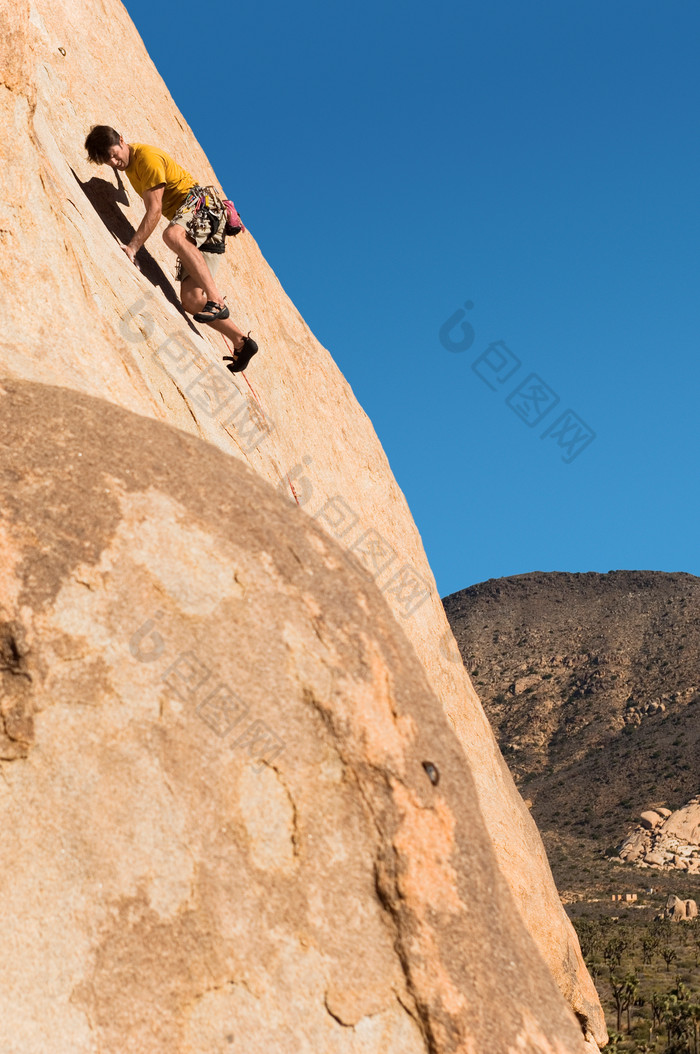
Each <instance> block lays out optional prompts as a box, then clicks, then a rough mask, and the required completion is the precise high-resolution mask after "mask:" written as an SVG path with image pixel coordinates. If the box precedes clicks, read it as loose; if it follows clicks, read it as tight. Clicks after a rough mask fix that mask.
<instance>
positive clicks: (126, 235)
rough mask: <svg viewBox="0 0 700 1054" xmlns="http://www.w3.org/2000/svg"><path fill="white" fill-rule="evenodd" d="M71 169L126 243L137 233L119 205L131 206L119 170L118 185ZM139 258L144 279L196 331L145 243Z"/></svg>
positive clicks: (99, 212)
mask: <svg viewBox="0 0 700 1054" xmlns="http://www.w3.org/2000/svg"><path fill="white" fill-rule="evenodd" d="M71 172H73V175H74V176H75V181H76V183H77V184H78V185H79V187H80V189H81V190H82V191H83V193H84V194H85V197H86V198H87V199H88V201H89V202H90V204H91V205H92V207H93V208H94V210H95V212H96V213H97V215H98V216H99V217H100V219H101V220H102V222H103V223H104V225H105V227H106V228H107V230H108V231H110V233H111V234H113V235H114V236H115V238H118V239H119V241H120V242H121V243H122V245H127V244H128V243H129V242H130V241H131V238H132V237H133V235H134V228H133V226H132V224H131V223H130V222H129V220H128V219H127V218H126V216H125V215H124V213H123V212H122V210H121V209H120V207H119V206H120V205H126V206H128V205H129V198H128V196H127V193H126V190H125V188H124V184H123V183H122V181H121V178H120V176H119V173H118V172H117V173H116V176H117V183H118V186H116V187H115V185H114V184H113V183H110V182H108V180H106V179H100V178H99V177H97V176H93V177H92V179H89V180H88V181H87V182H86V183H83V182H82V181H81V180H80V179H79V177H78V176H77V175H76V173H75V172H74V171H73V169H71ZM136 258H137V260H138V263H139V267H140V268H141V273H142V275H143V276H144V278H147V279H148V281H149V282H150V283H151V285H154V286H156V287H157V288H158V289H160V291H161V293H162V294H163V296H164V297H165V298H166V300H168V301H169V302H170V303H171V304H172V305H173V306H174V307H176V308H177V310H178V311H179V312H180V314H181V315H182V317H183V318H184V319H185V320H186V321H187V324H188V326H189V327H190V329H192V330H193V331H194V332H195V333H196V332H197V329H196V327H195V326H194V325H193V323H192V321H191V319H190V318H189V316H188V315H187V314H186V313H185V311H184V309H183V307H182V304H181V303H180V300H179V297H178V295H177V293H176V292H175V289H174V288H173V284H172V282H171V281H170V279H169V278H168V276H167V275H166V273H165V271H164V270H163V268H162V267H161V266H160V264H159V263H158V262H157V261H156V260H154V259H153V257H152V256H151V254H150V253H149V252H148V250H147V249H146V248H145V246H144V247H142V248H141V249H139V251H138V253H137V256H136Z"/></svg>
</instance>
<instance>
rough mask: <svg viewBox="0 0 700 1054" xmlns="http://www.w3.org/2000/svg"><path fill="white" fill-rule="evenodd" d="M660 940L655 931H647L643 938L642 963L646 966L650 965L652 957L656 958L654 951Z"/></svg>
mask: <svg viewBox="0 0 700 1054" xmlns="http://www.w3.org/2000/svg"><path fill="white" fill-rule="evenodd" d="M659 944H660V940H659V938H658V937H657V936H656V935H655V934H653V933H647V934H646V936H644V937H643V938H642V963H643V964H644V965H645V966H649V965H650V963H651V961H652V959H653V958H654V952H655V951H656V949H657V948H658V947H659Z"/></svg>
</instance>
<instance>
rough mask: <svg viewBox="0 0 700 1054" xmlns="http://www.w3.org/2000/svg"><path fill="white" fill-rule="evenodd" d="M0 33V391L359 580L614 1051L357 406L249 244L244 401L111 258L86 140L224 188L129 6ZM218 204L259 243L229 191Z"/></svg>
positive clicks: (123, 217) (577, 1006) (16, 18)
mask: <svg viewBox="0 0 700 1054" xmlns="http://www.w3.org/2000/svg"><path fill="white" fill-rule="evenodd" d="M0 29H2V33H1V34H0V40H1V41H2V46H3V48H4V51H3V55H2V59H3V62H2V66H3V76H2V81H3V83H2V85H0V131H1V132H2V135H1V136H0V158H1V160H2V170H3V191H4V193H3V200H2V202H1V203H0V244H2V249H3V253H2V258H1V259H2V262H1V263H0V268H1V269H2V294H1V295H2V300H3V303H4V306H5V310H4V313H3V317H2V323H3V326H2V340H1V341H0V376H7V377H11V378H16V379H25V380H35V381H37V380H38V381H44V382H48V383H51V384H55V385H59V386H64V387H69V388H72V389H75V390H77V391H80V392H83V393H86V394H90V395H94V396H97V397H104V398H106V399H108V400H109V401H110V402H112V403H114V404H116V405H119V406H121V407H124V408H126V409H130V410H133V411H135V412H137V413H140V414H143V415H146V416H149V417H151V418H153V419H156V420H161V421H162V420H164V421H167V422H168V423H170V424H172V425H175V426H177V427H179V428H181V429H183V430H184V431H188V432H190V433H191V434H194V435H196V436H198V437H202V438H205V439H207V440H208V441H209V442H210V443H212V444H213V445H215V446H217V447H219V448H220V449H221V450H222V451H225V452H226V453H227V454H229V455H231V456H232V457H234V458H237V459H239V460H240V461H242V462H245V463H246V464H247V465H249V466H250V468H251V469H252V470H253V471H254V472H255V473H256V474H257V475H258V476H259V477H260V478H262V479H264V480H267V481H268V482H269V483H272V485H273V486H274V487H279V488H280V493H281V494H286V496H287V499H288V500H289V501H290V503H293V504H298V505H300V506H301V507H302V508H303V510H304V512H305V513H308V514H309V515H310V516H311V517H313V518H315V519H316V520H317V521H318V523H319V525H320V526H321V527H322V528H323V529H324V530H325V531H326V533H327V534H329V535H330V536H331V537H332V538H333V539H335V540H337V541H338V543H339V544H340V545H341V546H342V547H343V548H344V549H345V550H346V551H350V552H352V553H353V554H354V555H355V557H357V559H359V560H360V561H361V562H362V563H363V564H364V566H365V567H366V569H367V570H368V572H369V573H370V574H371V575H372V576H373V578H374V580H375V582H376V583H377V585H378V587H379V588H380V589H381V590H382V591H383V593H384V596H385V598H386V600H387V603H388V604H389V606H390V607H391V609H392V611H393V613H394V615H395V617H396V618H397V619H398V620H399V622H400V624H401V626H402V627H403V630H404V632H405V633H406V635H407V636H408V637H409V639H410V641H411V644H412V645H413V647H414V649H415V651H416V653H417V655H418V657H419V659H420V662H421V664H422V666H423V669H424V671H425V673H426V676H427V678H428V682H429V684H430V686H431V688H432V690H433V691H434V693H435V695H436V697H437V698H438V700H439V702H440V704H441V706H442V708H443V711H444V713H445V714H446V715H447V718H448V721H449V722H450V724H451V725H452V727H453V729H454V731H455V733H456V735H457V737H458V739H459V741H460V744H461V746H462V749H463V751H464V752H465V754H466V755H467V757H468V758H469V762H470V767H471V771H472V774H473V777H474V782H475V786H476V792H477V795H478V798H479V801H480V802H481V805H482V809H483V814H484V818H485V821H486V824H487V828H488V831H489V836H490V839H491V842H492V845H493V847H494V850H495V853H496V855H497V858H498V861H499V865H500V867H501V869H502V871H503V874H504V876H505V877H506V880H507V882H508V884H509V886H510V888H511V890H512V891H513V893H514V894H515V899H516V903H517V906H518V910H519V911H520V912H521V915H522V917H523V918H524V919H525V921H526V924H527V926H528V928H529V930H530V932H531V933H532V934H533V936H534V937H535V939H536V941H537V943H538V945H539V947H540V949H541V951H542V954H543V955H544V956H545V958H546V960H547V962H548V964H549V966H550V969H551V970H552V972H553V974H554V976H555V977H556V979H557V982H558V984H559V986H560V988H561V990H562V991H563V992H564V994H565V996H566V998H567V1000H568V1001H569V1002H570V1003H571V1005H572V1007H573V1008H574V1010H575V1012H576V1014H577V1016H578V1018H579V1019H580V1021H581V1022H582V1027H583V1028H584V1030H586V1031H587V1032H588V1033H590V1034H592V1035H594V1036H595V1037H596V1038H597V1039H598V1041H599V1042H600V1043H602V1042H604V1041H605V1038H606V1030H605V1022H604V1019H603V1014H602V1011H601V1008H600V1003H599V1001H598V997H597V995H596V992H595V989H594V987H593V984H592V982H591V980H590V977H589V976H588V974H587V971H586V969H585V966H584V964H583V959H582V956H581V953H580V948H579V945H578V941H577V939H576V936H575V933H574V932H573V929H572V927H571V925H570V923H569V922H568V920H567V918H566V915H565V913H564V911H563V908H562V906H561V903H560V901H559V897H558V895H557V891H556V889H555V886H554V883H553V881H552V878H551V874H550V871H549V867H548V864H547V860H546V857H545V853H544V849H543V846H542V843H541V839H540V837H539V834H538V832H537V829H536V827H535V825H534V822H533V820H532V817H531V816H530V814H529V812H528V810H527V809H526V808H525V806H524V804H523V802H522V800H521V798H520V796H519V795H518V793H517V791H516V788H515V785H514V783H513V780H512V778H511V776H510V773H509V772H508V770H507V767H506V766H505V764H504V762H503V759H502V757H501V755H500V752H499V750H498V748H497V745H496V742H495V739H494V736H493V734H492V732H491V729H490V727H489V724H488V721H487V720H486V717H485V715H484V713H483V710H482V708H481V705H480V703H479V700H478V698H477V695H476V693H475V691H474V688H473V686H472V685H471V683H470V681H469V678H468V676H467V674H466V672H465V670H464V668H463V666H462V662H461V659H460V656H459V651H458V649H457V646H456V644H455V642H454V639H453V637H452V634H451V632H450V630H449V626H448V623H447V620H446V618H445V614H444V611H443V608H442V604H441V601H440V597H439V594H438V591H437V589H436V586H435V582H434V579H433V576H432V573H431V571H430V567H429V565H428V562H427V559H426V555H425V552H424V549H423V545H422V542H421V539H420V535H419V533H418V531H417V529H416V526H415V524H414V522H413V520H412V517H411V514H410V512H409V510H408V507H407V505H406V501H405V499H404V497H403V494H402V493H401V491H400V489H399V487H398V485H397V484H396V481H395V479H394V478H393V475H392V473H391V469H390V467H389V464H388V462H387V458H386V456H385V454H384V451H383V450H382V447H381V444H380V443H379V440H378V438H377V436H376V434H375V432H374V429H373V428H372V426H371V423H370V422H369V421H368V419H367V416H366V414H365V413H364V412H363V410H362V408H361V407H360V406H359V405H358V403H357V400H356V399H355V397H354V395H353V393H352V390H351V389H350V386H349V385H348V383H347V382H346V381H345V379H344V378H343V377H342V375H341V374H340V372H339V370H338V369H337V367H336V366H335V363H334V362H333V360H332V358H331V357H330V355H329V354H328V352H327V351H326V350H325V349H324V348H322V347H321V346H320V344H319V343H318V341H317V340H316V339H315V338H314V336H313V335H312V334H311V333H310V331H309V328H308V326H307V325H306V323H305V322H304V320H303V319H302V318H301V316H300V314H299V312H298V311H297V309H296V308H295V306H294V305H293V304H292V303H291V301H290V300H289V298H288V297H287V296H286V294H285V293H284V290H283V289H282V287H281V286H280V283H279V281H278V280H277V278H276V276H275V275H274V273H273V272H272V270H271V268H270V267H269V266H268V264H267V263H266V261H265V260H264V258H263V257H262V255H261V252H260V250H259V248H258V246H257V244H256V242H255V240H254V238H253V236H252V235H251V233H250V232H247V233H245V234H242V235H240V236H239V237H238V238H237V239H235V241H232V243H231V244H230V245H229V248H228V250H227V252H226V256H225V258H224V260H223V262H222V267H221V271H220V285H221V287H222V289H223V290H224V291H225V292H226V293H227V294H229V303H231V304H232V306H233V307H234V314H235V317H236V319H237V321H238V322H239V324H241V325H242V326H243V327H244V328H245V329H252V330H253V331H254V334H255V336H256V339H258V340H259V343H260V345H261V349H262V350H261V353H260V354H259V355H258V356H257V357H256V359H255V360H254V367H253V369H252V370H251V374H250V376H251V380H250V382H247V381H246V380H245V379H243V378H241V377H240V376H236V377H232V376H231V375H230V374H228V373H227V371H226V370H225V369H224V368H223V366H222V362H221V357H222V354H225V353H226V352H227V350H228V349H227V348H226V347H225V345H224V342H223V341H222V339H221V338H220V336H219V335H218V334H217V333H215V332H214V331H211V330H208V329H207V327H199V328H198V327H196V326H195V325H194V324H193V323H192V321H191V320H188V319H186V318H185V317H184V316H183V313H182V312H181V310H180V307H179V303H178V297H177V290H176V289H175V286H174V282H173V270H174V267H173V265H174V257H173V256H172V254H171V253H170V252H169V250H168V249H167V248H166V247H165V246H164V244H163V242H162V240H161V238H160V236H159V234H160V231H159V230H157V231H156V232H155V233H154V234H153V236H152V237H151V238H150V240H149V242H148V243H147V246H146V247H145V249H144V251H143V252H142V254H141V267H142V269H141V271H138V270H136V268H134V267H133V266H132V265H131V264H130V263H129V261H128V259H127V258H126V256H125V255H124V253H123V252H122V251H121V250H120V248H119V246H118V245H117V242H116V241H115V237H116V238H117V239H119V240H121V241H127V240H128V239H129V238H130V236H131V234H132V233H133V231H134V229H135V228H136V227H137V226H138V225H139V223H140V221H141V219H142V217H143V203H142V201H141V200H140V199H139V198H138V197H137V196H136V195H135V194H134V192H133V190H132V188H131V186H130V184H129V183H128V181H127V180H124V179H123V178H122V175H121V174H119V173H115V172H109V171H107V170H106V169H95V168H94V167H92V166H90V165H89V164H87V162H86V160H85V152H84V148H83V143H84V139H85V135H86V133H87V131H88V129H89V128H90V126H91V125H92V124H94V123H108V124H111V125H113V126H115V127H116V128H118V129H119V130H120V131H121V132H122V133H123V134H124V135H125V138H126V139H127V140H128V141H132V142H133V141H142V142H151V143H155V144H157V145H162V146H163V147H164V148H165V149H167V150H168V151H169V152H170V153H172V154H173V155H174V156H175V157H176V159H177V160H178V161H179V162H180V164H182V165H183V166H184V167H185V168H186V169H187V170H188V171H190V172H191V173H192V174H193V175H194V176H195V177H196V178H197V179H199V180H200V181H201V182H203V183H205V184H208V183H212V184H216V185H218V186H221V182H220V180H219V179H217V175H216V173H215V172H214V171H213V169H212V167H211V165H210V164H209V162H208V160H207V158H206V156H205V154H204V152H203V151H202V149H201V147H200V146H199V144H198V143H197V141H196V138H195V136H194V135H193V133H192V130H191V129H190V128H189V127H188V125H187V122H186V121H185V119H184V118H183V116H182V114H181V113H180V112H179V111H178V109H177V107H176V106H175V104H174V102H173V99H172V97H171V96H170V94H169V92H168V90H167V88H166V86H165V84H164V83H163V81H162V79H161V77H160V76H159V74H158V71H157V70H156V69H155V68H154V66H153V63H152V62H151V60H150V58H149V56H148V54H147V52H146V49H145V47H144V45H143V42H142V41H141V39H140V38H139V35H138V33H137V32H136V30H135V28H134V26H133V24H132V22H131V20H130V18H129V15H128V13H127V11H126V9H125V8H124V6H123V5H122V3H120V2H119V0H102V2H101V3H99V4H97V5H90V4H82V5H76V4H74V3H71V2H69V0H50V2H49V0H31V2H30V0H18V2H17V3H10V2H9V0H0ZM134 85H138V90H135V89H134ZM221 189H222V190H224V191H226V192H228V193H230V194H232V195H233V196H234V197H235V198H236V200H237V202H238V203H239V204H240V205H241V207H242V210H243V213H244V216H245V217H246V220H247V221H248V222H249V223H250V217H249V215H248V214H247V213H246V212H245V202H240V201H239V198H238V195H237V194H236V191H235V188H233V187H222V188H221ZM164 222H165V221H161V228H162V227H163V226H164ZM27 290H29V291H30V293H31V298H32V306H31V307H30V306H28V305H27V300H26V296H27ZM38 305H40V307H39V306H38ZM426 427H427V428H428V430H429V424H428V425H427V426H426Z"/></svg>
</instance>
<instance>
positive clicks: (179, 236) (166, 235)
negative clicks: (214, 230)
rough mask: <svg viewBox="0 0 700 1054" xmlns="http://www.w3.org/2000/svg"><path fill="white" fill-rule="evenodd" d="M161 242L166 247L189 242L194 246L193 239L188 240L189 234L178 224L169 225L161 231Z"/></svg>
mask: <svg viewBox="0 0 700 1054" xmlns="http://www.w3.org/2000/svg"><path fill="white" fill-rule="evenodd" d="M163 241H164V242H165V244H166V245H169V246H174V245H182V243H183V242H185V241H189V242H192V244H193V245H194V244H195V242H194V239H193V238H190V236H189V234H188V233H187V231H186V230H185V228H184V227H182V226H181V225H180V224H179V223H170V224H169V225H168V226H167V227H166V228H165V230H164V231H163Z"/></svg>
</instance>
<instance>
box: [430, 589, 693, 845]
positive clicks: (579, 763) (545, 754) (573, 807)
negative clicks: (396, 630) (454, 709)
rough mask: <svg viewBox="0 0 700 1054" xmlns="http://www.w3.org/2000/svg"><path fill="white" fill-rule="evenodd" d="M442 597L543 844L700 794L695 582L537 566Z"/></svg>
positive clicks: (616, 834) (595, 834) (626, 825)
mask: <svg viewBox="0 0 700 1054" xmlns="http://www.w3.org/2000/svg"><path fill="white" fill-rule="evenodd" d="M444 606H445V611H446V613H447V616H448V619H449V621H450V625H451V626H452V629H453V632H454V634H455V637H456V639H457V641H458V644H459V647H460V651H461V654H462V656H463V659H464V662H465V664H466V666H467V669H468V670H469V672H470V674H471V676H472V678H473V679H474V682H475V684H476V686H477V688H478V690H479V692H480V695H481V699H482V701H483V704H484V707H485V709H486V712H487V714H488V716H489V719H490V721H491V723H492V725H493V728H494V730H495V732H496V735H497V738H498V741H499V743H500V746H501V749H502V751H503V753H504V755H505V756H506V758H507V760H508V764H509V766H510V768H511V771H512V772H513V774H514V776H515V779H516V783H517V784H518V786H519V787H520V789H521V791H522V793H523V794H524V795H525V796H526V797H527V798H528V799H530V801H531V802H532V811H533V815H534V816H535V819H536V821H537V823H538V825H539V827H540V829H541V830H542V832H543V834H544V836H545V844H547V845H548V847H550V848H551V847H553V846H554V845H555V844H556V843H557V838H558V836H560V835H563V836H566V835H569V836H571V837H572V838H573V839H574V840H575V841H577V842H578V843H579V844H582V845H587V846H588V847H589V848H595V849H598V850H603V849H604V848H606V847H608V846H611V845H613V844H615V843H617V842H619V841H620V840H621V839H622V838H623V837H624V836H625V835H626V834H627V833H628V831H629V829H630V827H631V826H632V825H633V824H634V823H636V822H637V820H638V818H639V815H640V813H641V812H643V811H644V810H646V809H649V808H651V807H653V806H655V805H656V806H662V807H664V806H666V807H669V808H671V809H677V808H679V807H680V806H682V805H684V804H685V803H686V802H687V801H688V800H689V799H690V798H692V797H693V796H694V795H695V794H697V790H698V780H699V778H700V746H699V741H700V720H699V719H700V579H698V578H696V577H694V576H693V575H688V574H682V573H679V574H665V573H662V572H652V571H611V572H609V573H608V574H596V573H589V574H566V573H557V572H552V573H541V572H533V573H532V574H526V575H517V576H514V577H512V578H503V579H495V580H491V581H488V582H484V583H481V584H479V585H475V586H472V587H471V588H469V589H464V590H462V591H460V592H458V593H454V594H452V595H451V596H449V597H447V598H446V599H445V600H444Z"/></svg>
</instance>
